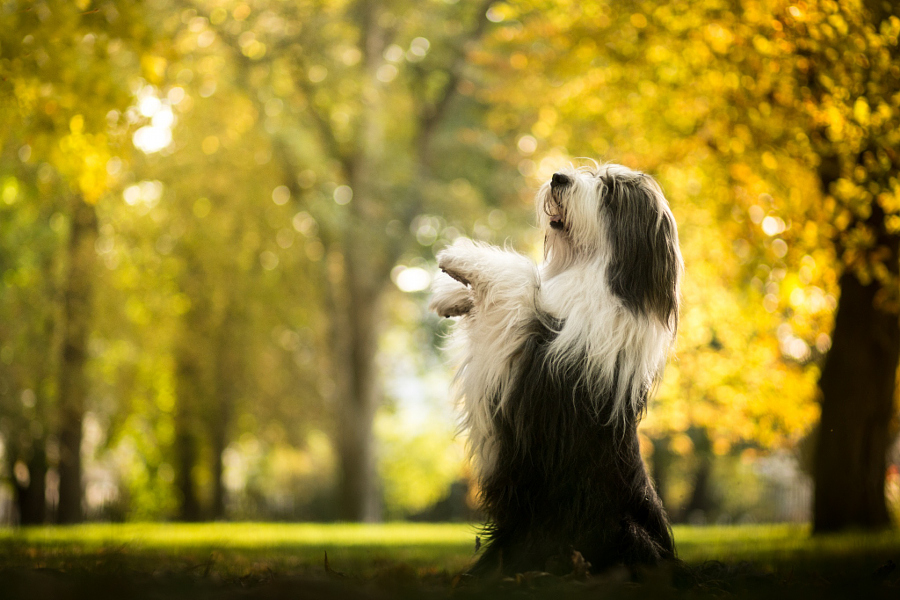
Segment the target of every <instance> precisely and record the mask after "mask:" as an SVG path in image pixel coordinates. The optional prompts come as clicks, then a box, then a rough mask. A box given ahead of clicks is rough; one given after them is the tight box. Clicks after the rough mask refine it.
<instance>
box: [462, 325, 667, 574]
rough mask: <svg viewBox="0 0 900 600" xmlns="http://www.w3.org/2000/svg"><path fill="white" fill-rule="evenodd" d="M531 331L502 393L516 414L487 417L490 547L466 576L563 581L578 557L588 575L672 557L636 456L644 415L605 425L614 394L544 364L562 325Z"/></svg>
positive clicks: (658, 507)
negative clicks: (528, 575) (541, 574)
mask: <svg viewBox="0 0 900 600" xmlns="http://www.w3.org/2000/svg"><path fill="white" fill-rule="evenodd" d="M529 327H530V331H529V332H528V336H527V342H526V343H525V344H524V346H523V347H522V349H521V351H520V354H519V356H518V357H517V359H516V361H515V364H516V365H517V369H518V372H516V373H515V376H514V383H513V393H512V394H511V395H510V396H509V397H510V399H511V400H514V402H511V403H510V405H511V406H515V409H514V410H502V409H501V410H499V411H497V413H496V415H495V417H494V419H495V421H494V427H495V432H496V441H497V445H498V457H497V458H498V460H497V464H498V465H499V466H498V468H496V469H494V470H493V472H491V473H490V474H489V475H488V477H487V478H486V479H485V480H484V481H483V482H482V489H481V499H482V508H483V509H484V511H485V513H486V516H487V519H488V522H487V524H486V525H485V536H486V538H487V542H488V543H487V545H486V547H485V550H484V551H483V553H482V555H481V557H480V558H479V560H478V561H477V563H476V564H475V565H474V566H473V567H472V568H471V570H470V574H472V575H481V576H491V575H494V574H504V575H510V574H515V573H522V572H526V571H549V572H556V573H557V574H565V573H568V572H570V571H571V570H572V562H571V556H572V554H573V551H576V550H577V551H578V552H580V553H581V554H582V556H583V557H584V559H585V560H587V561H588V562H590V563H591V565H592V569H591V570H592V571H593V572H597V571H600V570H603V569H604V568H607V567H610V566H612V565H615V564H625V565H637V564H655V563H657V562H659V561H661V560H665V559H671V558H674V556H675V548H674V544H673V541H672V536H671V532H670V530H669V525H668V520H667V518H666V514H665V511H664V509H663V506H662V503H661V502H660V500H659V497H658V496H657V494H656V490H655V489H654V487H653V484H652V483H651V480H650V478H649V476H648V475H647V471H646V469H645V467H644V463H643V461H642V459H641V455H640V449H639V445H638V437H637V425H638V422H639V420H640V416H641V415H640V414H626V415H624V417H625V418H624V419H617V420H614V421H611V419H610V414H609V409H608V408H606V409H604V408H602V407H610V406H612V405H613V399H612V398H611V397H610V398H591V397H590V396H589V394H590V392H589V391H588V388H587V387H586V386H585V385H584V384H583V380H582V379H581V375H582V374H581V373H578V372H557V371H556V370H554V366H553V365H554V363H552V362H551V361H548V360H547V347H548V344H549V343H550V341H552V339H553V337H554V336H555V335H556V334H555V331H558V330H559V328H560V322H559V321H556V322H554V320H553V319H550V318H549V317H548V318H546V319H545V320H543V321H542V320H540V319H535V320H534V322H532V323H531V324H530V326H529ZM578 362H580V361H575V363H576V364H577V363H578ZM623 383H624V382H623ZM648 392H649V390H648V391H645V393H644V396H643V402H642V404H641V405H640V406H639V407H638V410H639V411H643V408H644V406H645V405H646V399H647V393H648ZM610 393H612V392H610ZM597 407H601V408H600V410H599V412H598V409H597Z"/></svg>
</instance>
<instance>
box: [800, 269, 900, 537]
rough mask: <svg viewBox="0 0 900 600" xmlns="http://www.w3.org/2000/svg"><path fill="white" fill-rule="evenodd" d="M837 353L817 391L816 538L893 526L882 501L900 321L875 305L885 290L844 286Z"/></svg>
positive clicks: (845, 280) (853, 280)
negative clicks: (829, 533) (819, 405)
mask: <svg viewBox="0 0 900 600" xmlns="http://www.w3.org/2000/svg"><path fill="white" fill-rule="evenodd" d="M840 287H841V298H840V303H839V305H838V310H837V315H836V316H835V325H834V333H833V335H832V347H831V350H830V351H829V353H828V357H827V359H826V362H825V366H824V368H823V370H822V376H821V378H820V380H819V388H820V389H821V390H822V401H821V403H822V417H821V420H820V423H819V432H818V440H817V446H816V455H815V464H814V476H815V495H814V520H813V521H814V522H813V525H814V531H815V532H816V533H821V532H827V531H836V530H840V529H848V528H863V529H881V528H885V527H888V526H889V525H890V519H889V517H888V511H887V506H886V503H885V496H884V484H885V469H886V456H887V451H888V445H889V444H890V423H891V417H892V415H893V412H894V398H895V394H896V390H897V365H898V362H900V320H898V315H897V314H896V313H892V312H883V311H881V310H879V309H878V307H877V306H876V304H875V299H876V295H877V294H878V292H879V289H880V286H879V285H878V284H877V283H870V284H868V285H863V284H862V283H861V282H860V281H859V279H858V278H857V277H856V276H855V275H854V274H853V273H851V272H849V271H848V272H846V273H844V275H843V276H842V277H841V280H840Z"/></svg>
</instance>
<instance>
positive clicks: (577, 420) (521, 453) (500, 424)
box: [431, 164, 683, 574]
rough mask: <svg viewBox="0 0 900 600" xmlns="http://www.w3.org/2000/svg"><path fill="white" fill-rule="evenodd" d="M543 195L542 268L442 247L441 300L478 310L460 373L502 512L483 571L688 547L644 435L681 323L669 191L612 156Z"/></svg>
mask: <svg viewBox="0 0 900 600" xmlns="http://www.w3.org/2000/svg"><path fill="white" fill-rule="evenodd" d="M536 205H537V216H538V221H539V225H540V227H541V229H542V230H543V231H544V232H545V234H546V238H545V243H544V245H545V247H544V261H543V263H541V264H540V265H535V264H534V262H533V261H531V260H530V259H528V258H526V257H525V256H522V255H520V254H518V253H516V252H513V251H511V250H504V249H500V248H497V247H495V246H490V245H487V244H482V243H478V242H473V241H471V240H467V239H459V240H457V241H456V242H455V243H454V244H453V245H452V246H450V247H448V248H446V249H444V250H442V251H441V252H440V253H439V254H438V257H437V258H438V264H439V266H440V268H441V270H442V271H443V273H439V274H438V276H437V277H436V279H435V282H434V296H433V298H432V301H431V308H432V309H433V310H434V311H436V312H437V313H438V314H440V315H441V316H445V317H455V316H461V317H462V319H461V320H460V321H459V323H458V324H457V325H456V331H455V332H454V335H453V338H452V339H453V342H454V344H453V345H454V346H455V347H456V349H457V351H458V352H459V354H460V357H459V359H460V366H459V370H458V372H457V374H456V378H455V383H454V385H455V388H456V391H457V393H458V395H459V396H460V399H461V401H462V405H463V408H464V420H463V428H464V429H465V430H466V431H467V433H468V437H469V451H470V454H471V458H472V462H473V466H474V469H475V474H476V477H477V481H478V486H479V488H480V492H481V500H482V508H483V510H484V511H485V514H486V516H487V519H488V521H487V524H486V525H485V533H486V538H487V544H486V546H485V550H484V551H483V553H482V554H481V557H480V559H479V560H478V562H477V563H476V564H475V565H474V566H473V568H472V570H471V572H472V573H473V574H493V573H506V574H512V573H518V572H525V571H534V570H551V569H554V565H562V564H564V563H565V561H566V560H567V559H568V557H570V556H571V555H572V551H573V550H577V551H579V552H581V554H582V555H583V557H584V558H585V559H586V560H587V561H588V562H590V563H592V565H593V568H594V570H598V569H603V568H605V567H608V566H610V565H613V564H617V563H624V564H629V565H631V564H647V563H655V562H657V561H659V560H662V559H667V558H673V557H674V552H675V550H674V544H673V542H672V537H671V534H670V530H669V525H668V520H667V518H666V514H665V511H664V510H663V507H662V503H661V502H660V500H659V498H658V496H657V494H656V491H655V489H654V487H653V485H652V483H651V481H650V478H649V477H648V475H647V472H646V469H645V467H644V464H643V461H642V460H641V456H640V451H639V446H638V437H637V425H638V422H639V420H640V418H641V416H642V414H643V411H644V410H645V409H646V407H647V401H648V398H649V397H650V395H651V394H652V391H653V390H654V388H655V386H656V384H657V383H658V382H659V380H660V378H661V376H662V371H663V367H664V366H665V363H666V359H667V356H668V353H669V350H670V348H671V346H672V343H673V340H674V337H675V332H676V329H677V325H678V308H679V280H680V277H681V272H682V270H683V265H682V259H681V253H680V251H679V247H678V233H677V230H676V227H675V221H674V219H673V217H672V213H671V212H670V210H669V206H668V202H667V201H666V199H665V197H664V196H663V193H662V190H661V189H660V187H659V185H658V184H657V183H656V182H655V181H654V180H653V179H652V178H651V177H649V176H647V175H645V174H643V173H639V172H635V171H632V170H631V169H628V168H626V167H623V166H620V165H614V164H606V165H594V166H592V167H582V168H577V169H576V168H569V169H566V170H563V171H560V172H558V173H556V174H554V175H553V177H552V179H551V180H550V181H548V182H547V183H545V184H544V185H543V186H542V187H541V189H540V191H539V192H538V194H537V198H536ZM560 561H562V562H560ZM569 567H570V569H569V570H571V563H569ZM555 568H556V569H557V570H560V569H561V570H563V571H565V567H560V566H557V567H555Z"/></svg>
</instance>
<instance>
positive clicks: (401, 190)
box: [193, 0, 490, 520]
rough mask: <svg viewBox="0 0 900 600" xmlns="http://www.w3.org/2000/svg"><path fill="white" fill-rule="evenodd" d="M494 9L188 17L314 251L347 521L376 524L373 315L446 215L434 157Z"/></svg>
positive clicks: (266, 11)
mask: <svg viewBox="0 0 900 600" xmlns="http://www.w3.org/2000/svg"><path fill="white" fill-rule="evenodd" d="M489 4H490V3H489V2H479V3H459V4H456V3H447V2H443V1H437V0H430V1H428V2H403V3H400V4H396V3H383V2H376V1H360V2H339V3H320V2H310V3H301V4H291V5H282V6H279V7H277V9H276V8H274V7H271V6H269V5H268V4H265V3H254V2H217V3H208V4H205V3H203V4H202V3H199V2H198V3H195V4H194V5H193V7H194V8H195V9H196V10H197V11H198V14H200V15H202V16H203V17H205V18H207V19H208V22H209V24H210V26H211V27H212V31H214V32H215V35H216V37H217V38H218V40H219V41H220V43H222V44H223V47H224V48H226V49H228V51H229V52H230V58H231V59H232V60H233V61H234V64H235V65H236V67H237V68H238V69H239V70H240V74H241V75H240V76H241V77H242V78H243V81H244V86H245V88H246V89H247V90H248V91H251V94H250V95H249V98H251V99H252V100H253V101H254V102H255V103H257V107H258V111H259V113H260V114H266V115H267V116H269V117H270V119H267V124H268V125H267V129H268V130H269V131H270V133H271V135H272V140H273V141H272V144H273V152H274V156H275V159H276V160H277V161H278V162H279V164H280V165H281V166H282V168H283V172H284V176H285V180H284V182H283V184H284V186H285V187H286V188H287V190H288V191H289V192H290V197H291V198H295V199H297V200H298V201H300V200H302V201H303V202H304V204H303V206H304V208H305V209H306V211H308V213H307V214H308V216H309V218H310V219H311V221H310V222H311V223H313V224H315V227H316V228H317V231H318V238H319V239H320V240H321V250H316V251H315V252H316V253H317V254H319V253H320V254H321V256H322V257H323V258H324V260H323V261H322V263H321V275H320V277H321V280H322V281H324V282H325V283H326V288H325V297H324V305H325V309H326V311H327V313H326V314H327V315H328V318H327V321H328V323H329V325H330V328H331V329H330V333H329V341H328V343H327V347H328V352H329V357H330V360H329V370H328V375H329V378H330V380H331V381H332V382H333V385H334V390H333V396H334V397H335V399H336V400H337V405H336V406H335V415H336V421H337V422H336V442H337V447H338V455H339V463H340V473H341V479H340V499H339V506H340V516H341V518H343V519H348V520H375V519H378V518H380V514H381V509H380V507H379V502H378V498H379V491H378V488H377V484H376V478H375V464H374V454H373V432H372V428H373V419H374V416H375V411H376V408H377V407H378V405H379V403H380V402H381V390H380V384H379V381H378V375H377V372H376V362H375V357H376V352H377V343H378V338H379V332H380V331H381V323H382V321H383V310H382V306H381V305H382V302H383V299H384V294H385V291H386V289H387V286H388V285H390V278H389V275H390V272H391V270H392V268H393V267H394V266H395V265H396V264H397V261H398V260H399V259H400V258H401V256H403V253H404V252H408V251H409V250H410V247H411V245H413V246H414V242H415V241H416V231H415V230H414V229H415V228H414V227H413V225H414V224H415V223H416V219H417V218H421V213H423V212H425V211H427V210H428V209H429V208H430V207H431V205H443V202H444V199H443V198H442V195H443V194H444V191H445V189H446V187H445V184H441V183H440V181H441V175H442V172H447V171H449V172H451V173H453V172H452V171H451V170H450V169H449V168H447V169H446V171H445V169H444V168H442V167H441V166H440V165H438V164H437V163H438V157H439V156H440V157H444V156H446V155H447V153H448V152H449V149H450V148H452V147H454V143H456V144H458V143H459V142H458V140H457V139H454V138H453V137H452V136H447V137H442V134H444V129H442V128H443V127H445V126H446V125H447V124H448V123H449V122H451V121H454V119H456V120H458V121H457V122H455V123H454V125H455V127H457V128H459V127H461V126H462V125H463V124H464V123H466V121H465V118H464V116H463V114H461V113H460V112H459V109H458V108H457V106H458V104H455V103H454V100H455V99H456V98H457V97H458V96H459V89H460V88H461V87H465V85H466V82H465V78H464V69H465V67H466V62H467V61H466V57H467V55H468V53H469V51H470V50H471V47H472V44H473V43H474V42H476V41H477V40H478V39H479V38H480V36H481V35H482V32H483V30H484V28H485V25H486V22H487V21H486V17H485V15H486V9H487V7H488V5H489ZM460 117H463V118H460ZM447 166H452V163H450V164H449V165H447ZM454 175H455V176H458V172H456V173H454ZM307 190H310V191H307ZM436 234H437V232H436ZM435 237H436V236H435ZM433 242H434V238H432V239H431V241H430V242H429V244H430V243H433ZM307 250H308V251H309V248H307Z"/></svg>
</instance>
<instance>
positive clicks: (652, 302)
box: [536, 164, 683, 332]
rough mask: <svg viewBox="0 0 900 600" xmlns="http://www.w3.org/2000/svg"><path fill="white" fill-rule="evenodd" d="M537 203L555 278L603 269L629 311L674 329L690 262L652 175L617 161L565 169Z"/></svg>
mask: <svg viewBox="0 0 900 600" xmlns="http://www.w3.org/2000/svg"><path fill="white" fill-rule="evenodd" d="M536 203H537V212H538V220H539V223H540V226H541V228H542V229H543V230H544V231H545V232H546V240H545V244H544V248H545V249H544V252H545V255H546V268H547V272H548V274H549V275H551V276H552V275H556V274H559V273H561V272H562V271H565V270H566V269H569V268H571V267H573V266H575V265H578V266H579V267H582V268H584V267H587V266H589V265H593V266H596V267H597V269H598V270H599V272H600V273H601V274H602V276H603V277H605V280H606V284H607V286H608V288H609V291H610V292H611V293H612V294H614V295H615V296H616V297H617V298H618V299H619V300H620V301H621V302H622V304H623V305H624V306H625V307H626V308H627V309H628V310H630V311H632V312H633V313H635V314H639V315H645V316H648V317H655V318H656V319H658V320H659V321H660V322H661V323H662V324H663V325H665V326H666V327H667V328H669V329H671V330H672V331H673V332H674V330H675V329H676V327H677V321H678V302H679V280H680V277H681V271H682V268H683V263H682V258H681V251H680V250H679V247H678V230H677V229H676V227H675V219H674V218H673V217H672V212H671V211H670V210H669V203H668V202H667V201H666V199H665V196H663V193H662V190H661V189H660V187H659V184H658V183H656V181H655V180H654V179H653V178H652V177H650V176H649V175H645V174H644V173H639V172H637V171H632V170H631V169H629V168H627V167H623V166H621V165H614V164H606V165H599V166H595V167H590V168H588V167H581V168H578V169H564V170H562V171H559V172H557V173H555V174H554V175H553V177H552V178H551V179H550V181H548V182H546V183H545V184H544V185H543V186H542V187H541V189H540V191H539V192H538V194H537V199H536Z"/></svg>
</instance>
